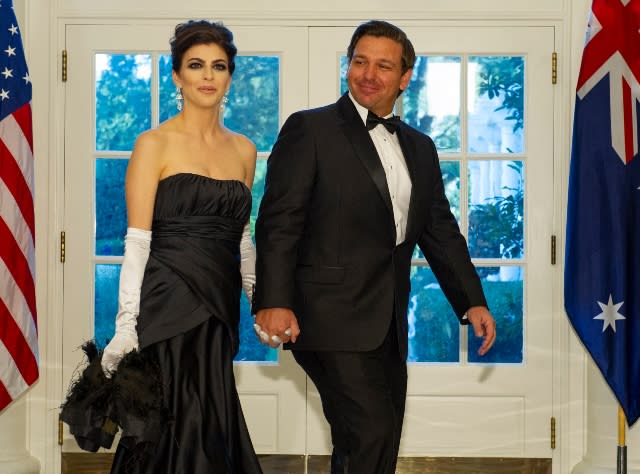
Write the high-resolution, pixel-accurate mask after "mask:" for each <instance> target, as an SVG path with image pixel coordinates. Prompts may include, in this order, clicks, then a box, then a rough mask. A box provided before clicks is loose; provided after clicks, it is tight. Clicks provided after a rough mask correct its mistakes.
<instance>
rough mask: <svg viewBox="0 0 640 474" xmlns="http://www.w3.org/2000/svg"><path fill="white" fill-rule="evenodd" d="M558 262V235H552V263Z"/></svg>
mask: <svg viewBox="0 0 640 474" xmlns="http://www.w3.org/2000/svg"><path fill="white" fill-rule="evenodd" d="M555 264H556V236H555V235H552V236H551V265H555Z"/></svg>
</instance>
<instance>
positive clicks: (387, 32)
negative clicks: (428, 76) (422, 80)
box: [347, 20, 416, 74]
mask: <svg viewBox="0 0 640 474" xmlns="http://www.w3.org/2000/svg"><path fill="white" fill-rule="evenodd" d="M363 36H375V37H378V38H379V37H383V38H389V39H391V40H393V41H396V42H397V43H400V45H402V74H404V73H405V72H407V71H408V70H409V69H411V68H412V67H413V65H414V64H415V62H416V52H415V50H414V49H413V45H412V44H411V41H409V38H407V35H406V33H405V32H404V31H402V30H401V29H400V28H398V27H397V26H395V25H392V24H391V23H388V22H386V21H382V20H369V21H367V22H366V23H363V24H361V25H360V26H358V27H357V28H356V30H355V31H354V32H353V36H351V42H350V43H349V47H348V48H347V58H348V59H349V62H351V60H352V59H353V51H354V50H355V49H356V44H357V43H358V41H360V38H362V37H363Z"/></svg>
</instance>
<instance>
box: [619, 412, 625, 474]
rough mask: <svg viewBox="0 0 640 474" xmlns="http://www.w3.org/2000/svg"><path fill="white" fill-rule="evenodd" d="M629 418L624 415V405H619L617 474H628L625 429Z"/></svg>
mask: <svg viewBox="0 0 640 474" xmlns="http://www.w3.org/2000/svg"><path fill="white" fill-rule="evenodd" d="M626 426H627V419H626V417H625V416H624V411H623V410H622V407H621V406H620V405H618V472H617V474H627V446H626V445H625V442H626V441H625V430H626Z"/></svg>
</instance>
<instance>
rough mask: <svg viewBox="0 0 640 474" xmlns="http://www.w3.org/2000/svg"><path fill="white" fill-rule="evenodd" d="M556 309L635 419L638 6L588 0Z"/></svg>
mask: <svg viewBox="0 0 640 474" xmlns="http://www.w3.org/2000/svg"><path fill="white" fill-rule="evenodd" d="M576 92H577V97H576V107H575V116H574V124H573V147H572V150H571V171H570V176H569V204H568V209H567V243H566V245H567V248H566V265H565V308H566V310H567V314H568V316H569V319H570V321H571V323H572V324H573V327H574V329H575V330H576V332H577V334H578V336H579V337H580V339H581V340H582V342H583V344H584V346H585V348H586V349H587V350H588V351H589V353H590V354H591V356H592V357H593V360H594V362H595V363H596V365H597V366H598V368H599V369H600V371H601V372H602V375H603V377H604V379H605V380H606V382H607V383H608V384H609V387H611V390H612V392H613V393H614V395H615V396H616V398H617V399H618V402H619V403H620V406H621V407H622V408H623V410H624V412H625V415H626V417H627V421H628V422H629V426H631V425H633V424H634V423H635V422H636V421H637V420H638V418H639V417H640V157H639V156H638V137H639V136H640V127H639V125H638V111H639V109H640V107H639V101H640V0H594V1H593V4H592V6H591V16H590V19H589V24H588V28H587V36H586V44H585V47H584V52H583V55H582V65H581V67H580V74H579V76H578V84H577V88H576Z"/></svg>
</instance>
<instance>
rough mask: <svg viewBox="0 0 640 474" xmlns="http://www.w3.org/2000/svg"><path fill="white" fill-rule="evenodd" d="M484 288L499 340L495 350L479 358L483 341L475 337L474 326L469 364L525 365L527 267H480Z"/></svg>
mask: <svg viewBox="0 0 640 474" xmlns="http://www.w3.org/2000/svg"><path fill="white" fill-rule="evenodd" d="M478 273H479V274H480V276H481V278H482V288H483V289H484V292H485V295H486V297H487V303H488V304H489V308H490V309H491V314H493V317H494V318H495V319H496V326H497V334H498V336H497V338H496V342H495V344H494V345H493V347H492V348H491V350H490V351H489V352H488V353H487V354H486V355H484V356H482V357H480V356H479V355H478V348H479V347H480V344H481V343H482V338H479V337H475V335H474V334H473V329H472V327H471V326H469V328H468V335H469V344H468V348H469V362H482V363H489V362H491V363H496V362H497V363H521V362H522V360H523V349H524V347H523V317H522V313H523V311H522V296H523V288H524V282H523V268H522V267H517V266H513V267H511V266H509V267H506V266H505V267H484V268H478Z"/></svg>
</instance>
